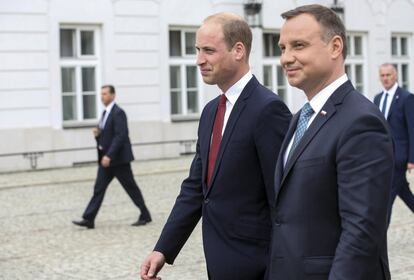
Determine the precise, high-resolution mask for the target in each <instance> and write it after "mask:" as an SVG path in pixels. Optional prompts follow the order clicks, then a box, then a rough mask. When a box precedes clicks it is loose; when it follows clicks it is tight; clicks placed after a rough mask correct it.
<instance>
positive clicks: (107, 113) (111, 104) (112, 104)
mask: <svg viewBox="0 0 414 280" xmlns="http://www.w3.org/2000/svg"><path fill="white" fill-rule="evenodd" d="M114 105H115V100H114V101H112V102H111V103H109V105H108V106H106V108H105V111H106V113H105V115H107V116H108V115H109V113H110V112H111V110H112V108H113V107H114Z"/></svg>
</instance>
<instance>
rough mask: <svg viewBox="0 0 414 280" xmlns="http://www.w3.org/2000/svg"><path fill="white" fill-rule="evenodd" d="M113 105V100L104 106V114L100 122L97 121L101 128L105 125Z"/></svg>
mask: <svg viewBox="0 0 414 280" xmlns="http://www.w3.org/2000/svg"><path fill="white" fill-rule="evenodd" d="M114 105H115V101H112V102H111V103H109V105H108V106H106V108H105V111H106V113H105V116H104V118H103V120H101V122H99V123H100V125H101V126H102V127H100V128H101V129H103V128H104V127H105V124H106V120H107V119H108V116H109V114H110V113H111V111H112V108H113V107H114Z"/></svg>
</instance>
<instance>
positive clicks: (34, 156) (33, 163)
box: [0, 139, 197, 169]
mask: <svg viewBox="0 0 414 280" xmlns="http://www.w3.org/2000/svg"><path fill="white" fill-rule="evenodd" d="M196 142H197V140H196V139H187V140H170V141H157V142H141V143H132V144H131V145H132V146H152V145H166V144H179V145H180V146H183V147H184V151H183V152H180V154H181V155H185V154H192V153H194V152H195V149H193V145H194V144H195V143H196ZM86 150H96V146H93V147H77V148H66V149H54V150H43V151H30V152H16V153H8V154H0V158H1V157H14V156H23V158H24V159H28V160H29V162H30V167H31V169H36V168H37V161H38V158H40V157H43V155H45V154H56V153H67V152H78V151H86Z"/></svg>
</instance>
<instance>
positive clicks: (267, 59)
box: [263, 32, 287, 102]
mask: <svg viewBox="0 0 414 280" xmlns="http://www.w3.org/2000/svg"><path fill="white" fill-rule="evenodd" d="M279 36H280V35H279V33H271V32H265V33H263V55H264V58H263V85H264V86H265V87H267V88H268V89H270V90H272V91H273V92H276V93H277V94H278V95H279V96H280V97H281V98H282V99H283V100H284V101H285V102H287V100H286V99H287V83H286V77H285V75H284V73H283V69H282V66H281V65H280V55H281V51H280V48H279V45H278V43H279Z"/></svg>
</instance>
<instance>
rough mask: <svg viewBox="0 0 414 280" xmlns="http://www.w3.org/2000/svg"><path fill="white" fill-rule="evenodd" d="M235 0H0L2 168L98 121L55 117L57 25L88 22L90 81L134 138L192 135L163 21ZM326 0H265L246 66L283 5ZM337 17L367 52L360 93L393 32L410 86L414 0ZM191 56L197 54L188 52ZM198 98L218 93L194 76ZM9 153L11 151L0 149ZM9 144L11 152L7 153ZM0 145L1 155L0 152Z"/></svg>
mask: <svg viewBox="0 0 414 280" xmlns="http://www.w3.org/2000/svg"><path fill="white" fill-rule="evenodd" d="M244 2H245V1H241V0H198V1H194V0H88V1H83V0H72V1H64V0H13V1H1V2H0V100H2V102H0V172H5V171H12V170H22V169H28V168H30V164H29V160H28V159H27V158H24V157H23V155H22V153H24V152H28V151H50V150H60V149H71V148H75V149H76V148H83V147H94V145H95V143H94V139H93V137H92V134H91V127H92V126H93V125H94V123H96V120H95V121H89V122H84V123H78V124H72V125H70V126H68V125H65V123H64V122H63V121H62V97H61V74H60V67H61V66H60V65H61V58H60V55H59V29H60V27H61V26H62V25H83V26H88V25H91V26H96V27H97V28H98V29H99V36H98V38H99V40H98V41H97V46H98V52H99V57H100V59H99V73H100V74H99V76H98V77H97V83H98V84H99V85H101V84H107V83H111V84H114V85H115V86H116V88H117V102H118V104H120V106H121V107H123V108H124V109H125V111H126V112H127V115H128V121H129V126H130V137H131V141H132V142H133V143H142V142H162V141H170V140H180V139H195V138H196V134H197V118H194V117H193V118H183V119H180V121H177V119H175V118H173V117H171V114H170V106H171V97H170V76H169V75H170V73H169V71H170V70H169V69H170V68H169V65H170V61H171V58H170V55H169V29H170V27H172V26H173V27H185V28H187V27H190V28H193V29H196V28H197V27H198V26H199V25H200V24H201V22H202V20H203V19H204V18H205V17H206V16H208V15H210V14H212V13H216V12H221V11H229V12H234V13H237V14H240V15H243V3H244ZM332 2H333V1H322V0H321V1H295V0H290V1H274V0H263V1H262V3H263V5H262V22H263V28H253V34H254V39H253V40H254V41H253V48H252V54H251V68H252V72H253V73H254V74H255V75H256V76H257V77H258V79H259V80H261V81H262V80H263V60H264V53H263V40H262V37H263V32H267V31H271V32H278V31H279V30H280V27H281V25H282V24H283V20H282V19H281V18H280V16H279V15H280V14H281V13H282V12H283V11H286V10H288V9H291V8H294V7H295V6H298V5H303V4H310V3H320V4H324V5H327V6H330V5H332ZM339 4H342V5H343V6H344V7H345V24H346V27H347V30H348V31H349V32H353V33H356V34H362V35H363V37H364V50H365V53H364V55H363V57H362V58H361V59H362V60H361V61H363V63H364V68H363V77H364V79H363V82H364V92H363V93H364V94H365V95H366V96H367V97H368V98H370V99H372V98H373V96H374V94H375V93H376V92H379V91H380V89H381V87H380V84H379V80H378V66H379V65H380V64H381V63H383V62H386V61H390V62H393V58H392V57H391V44H390V38H391V34H403V35H404V36H407V37H408V38H409V42H408V50H409V56H408V57H407V58H406V60H407V61H408V62H409V73H410V77H409V85H410V90H411V91H413V90H414V75H412V74H411V73H413V71H414V69H413V64H414V58H413V57H414V56H413V54H414V43H413V39H414V38H413V33H414V17H413V16H412V15H413V14H414V0H397V1H390V0H381V1H373V0H363V1H361V0H347V1H339ZM194 61H195V57H194ZM198 80H199V89H200V97H199V99H200V100H199V102H200V105H201V106H200V107H202V106H203V105H205V104H206V103H207V102H208V101H209V100H210V99H212V98H213V97H215V96H217V94H219V90H218V88H217V87H215V86H207V85H203V84H202V82H201V77H200V76H198ZM304 101H305V96H304V94H303V93H301V92H300V90H297V89H294V88H290V87H288V88H287V95H286V102H287V104H288V105H289V107H290V108H291V110H292V111H294V112H295V111H297V110H298V109H299V108H300V107H301V106H302V104H303V103H304ZM134 151H135V155H136V158H138V159H148V158H162V157H173V156H177V155H178V154H179V153H180V152H181V151H182V147H180V146H179V145H178V144H165V145H152V146H147V145H145V146H134ZM5 154H8V155H9V156H4V155H5ZM11 154H13V155H11ZM1 155H3V156H1ZM94 160H96V152H95V151H94V150H93V149H90V150H82V151H74V152H59V153H45V154H43V156H42V157H40V158H39V159H38V161H37V164H38V168H50V167H58V166H70V165H73V164H76V163H82V162H91V161H94Z"/></svg>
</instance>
